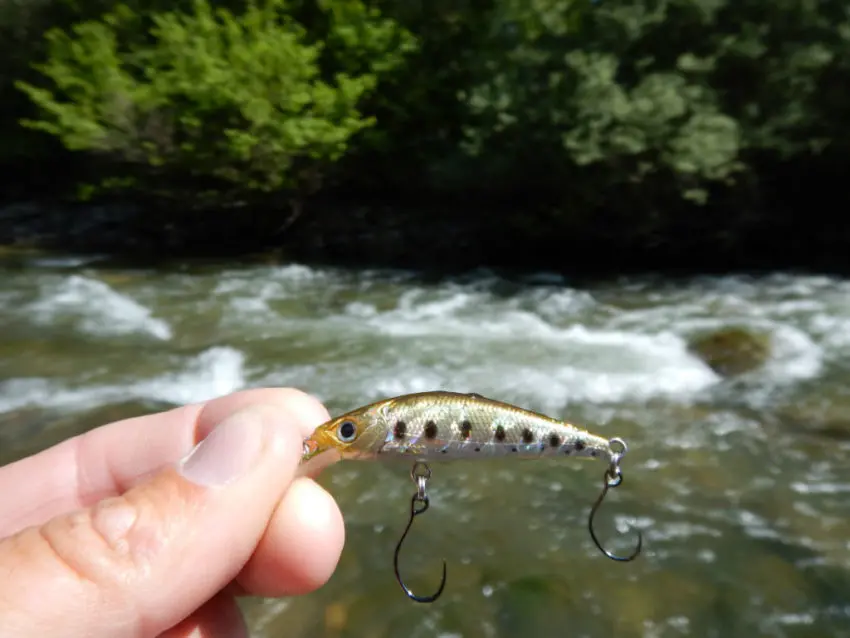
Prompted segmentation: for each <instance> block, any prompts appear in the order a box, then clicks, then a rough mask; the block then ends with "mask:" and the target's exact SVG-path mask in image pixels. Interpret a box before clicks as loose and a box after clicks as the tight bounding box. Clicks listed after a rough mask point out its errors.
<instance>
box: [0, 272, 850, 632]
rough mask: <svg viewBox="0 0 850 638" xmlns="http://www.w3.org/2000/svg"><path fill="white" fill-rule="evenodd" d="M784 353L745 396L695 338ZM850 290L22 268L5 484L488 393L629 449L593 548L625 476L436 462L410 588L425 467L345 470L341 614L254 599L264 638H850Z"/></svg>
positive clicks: (2, 409)
mask: <svg viewBox="0 0 850 638" xmlns="http://www.w3.org/2000/svg"><path fill="white" fill-rule="evenodd" d="M724 326H744V327H748V328H751V329H753V330H757V331H762V332H765V333H767V334H769V335H770V337H771V342H772V348H773V351H772V356H771V358H770V359H769V361H768V363H767V365H766V366H764V367H763V368H762V369H760V370H757V371H756V372H754V373H751V374H749V375H746V376H744V377H740V378H737V379H721V378H719V377H718V376H717V375H716V374H715V373H714V372H712V371H711V370H710V369H709V368H708V367H706V366H705V365H704V364H703V363H702V362H701V361H700V360H699V359H697V358H696V357H694V356H693V355H692V354H690V353H689V351H688V348H687V345H686V344H687V339H688V338H689V337H690V336H691V335H694V334H697V333H701V332H703V331H705V330H711V329H715V328H720V327H724ZM848 381H850V281H846V280H840V279H833V278H828V277H814V276H792V275H774V276H770V277H763V278H758V279H755V278H745V277H727V278H697V279H692V280H689V281H684V282H665V281H664V280H660V279H659V280H654V279H642V280H622V281H616V282H607V283H599V284H593V285H587V284H584V285H581V286H580V285H578V284H574V283H573V282H570V281H569V280H565V279H563V278H561V277H559V276H556V275H549V274H540V275H537V276H533V277H522V278H510V277H500V276H495V275H493V274H490V273H486V272H479V273H473V274H470V275H469V276H467V277H461V278H453V279H434V280H424V279H422V278H420V277H417V276H415V275H414V274H411V273H404V272H378V271H374V272H361V273H353V272H347V271H341V270H334V269H319V268H310V267H306V266H303V265H297V264H294V265H284V266H266V265H256V264H253V265H251V264H248V265H241V266H234V265H230V266H227V265H217V264H200V265H198V264H196V265H186V264H174V265H172V266H171V267H169V268H159V269H149V270H146V269H138V268H134V269H129V268H120V267H118V266H115V265H110V264H109V263H108V262H106V261H97V260H86V259H78V258H71V257H69V258H58V257H53V258H46V257H38V256H35V257H28V258H22V259H16V260H15V261H14V262H12V261H11V260H9V261H7V262H5V264H4V265H3V266H2V269H0V462H8V461H10V460H12V459H14V458H18V457H20V456H22V455H25V454H29V453H33V452H35V451H37V450H40V449H42V448H44V447H46V446H48V445H50V444H52V443H54V442H56V441H58V440H61V439H63V438H66V437H68V436H70V435H73V434H75V433H77V432H81V431H85V430H86V429H88V428H90V427H93V426H95V425H99V424H102V423H105V422H108V421H111V420H115V419H117V418H121V417H123V416H126V415H129V414H138V413H142V412H145V411H151V410H158V409H164V408H167V407H170V406H172V405H175V404H182V403H185V402H191V401H200V400H204V399H208V398H211V397H215V396H219V395H221V394H225V393H228V392H232V391H234V390H238V389H240V388H245V387H250V386H262V385H275V386H295V387H298V388H301V389H303V390H306V391H308V392H310V393H313V394H315V395H317V396H318V397H319V398H321V399H322V400H323V401H325V402H326V404H327V405H328V407H329V409H330V410H331V412H332V413H337V412H340V411H343V410H346V409H349V408H352V407H356V406H358V405H362V404H364V403H367V402H369V401H372V400H376V399H379V398H383V397H386V396H390V395H395V394H400V393H405V392H414V391H421V390H433V389H446V390H454V391H460V392H478V393H481V394H484V395H487V396H492V397H494V398H499V399H502V400H506V401H511V402H515V403H518V404H520V405H523V406H525V407H529V408H532V409H536V410H541V411H544V412H546V413H549V414H552V415H559V416H561V417H563V418H567V419H570V420H572V421H575V422H579V423H581V424H584V425H586V426H588V427H589V428H590V429H592V430H595V431H598V432H599V433H600V434H603V435H605V436H621V437H623V438H625V439H626V440H627V441H628V442H629V445H630V450H629V454H628V456H627V458H626V460H625V461H624V470H625V472H626V473H627V477H626V483H625V484H624V486H623V487H622V488H621V489H619V490H616V491H614V492H613V493H612V494H611V498H610V499H609V501H608V502H607V503H606V505H605V506H604V508H603V510H602V512H600V518H599V531H600V534H601V535H602V536H603V538H604V539H605V541H606V542H608V543H610V544H612V546H613V547H612V548H613V549H614V550H615V551H617V552H627V551H629V549H630V547H631V543H632V542H633V540H634V539H633V535H632V534H629V533H627V534H625V535H623V536H622V537H620V536H618V535H617V533H618V531H626V530H627V529H628V527H629V526H637V527H639V528H641V529H642V530H643V532H644V534H645V552H644V554H643V555H642V556H641V557H640V558H639V559H638V560H637V561H635V562H633V563H629V564H618V563H614V562H611V561H609V560H607V559H605V558H604V557H603V556H601V555H600V554H599V553H598V551H597V550H596V549H595V548H594V547H593V545H592V543H591V541H590V539H589V537H588V535H587V531H586V516H587V513H588V509H589V507H590V505H591V503H592V502H593V500H594V499H595V497H596V494H597V491H598V489H599V486H600V481H601V478H602V472H603V470H604V467H603V466H601V464H596V463H594V462H588V461H583V462H582V461H577V460H574V459H573V460H569V459H566V460H553V461H541V462H528V461H526V462H517V461H511V460H510V459H501V460H498V459H496V460H488V461H477V462H475V463H445V464H442V463H435V464H434V465H433V469H434V476H433V479H432V481H431V487H430V492H431V498H432V507H431V509H430V511H429V512H428V514H427V516H423V517H422V518H420V519H418V520H417V525H416V526H415V527H414V531H413V532H412V533H411V537H410V538H409V545H408V546H407V548H406V551H405V555H404V559H403V568H404V570H405V572H406V573H407V574H408V575H409V580H410V583H411V586H412V587H414V589H422V590H424V591H426V592H427V591H429V590H430V589H431V588H433V587H434V586H435V585H436V582H437V578H438V576H439V563H440V560H441V559H442V558H445V559H446V560H447V561H448V572H449V582H448V585H447V590H446V592H445V594H444V595H443V597H442V598H441V599H440V601H439V602H438V603H436V604H434V605H415V604H413V603H410V602H409V601H407V599H406V598H405V597H404V595H403V594H402V592H401V591H400V590H399V589H398V587H397V585H396V583H395V580H394V577H393V574H392V552H393V547H394V545H395V542H396V539H397V536H398V534H400V532H401V531H402V529H403V526H404V524H405V523H406V513H407V507H408V503H409V498H410V496H411V494H412V490H413V486H412V484H411V482H410V479H409V477H408V476H407V472H408V471H409V467H408V466H407V465H404V464H402V465H398V464H393V465H377V464H376V465H372V464H357V463H347V464H346V463H343V464H338V465H336V466H334V467H333V468H331V469H330V470H329V471H327V472H326V474H325V475H324V476H323V477H322V483H323V484H324V485H325V486H326V487H328V489H329V490H330V491H331V492H332V493H333V494H334V495H335V497H336V498H337V500H338V502H339V504H340V507H341V508H342V511H343V513H344V515H345V520H346V526H347V542H346V548H345V551H344V554H343V557H342V561H341V564H340V567H339V569H338V571H337V572H336V574H335V575H334V577H333V578H332V580H331V581H330V583H329V584H328V585H327V586H326V587H324V588H322V589H321V590H319V591H318V592H316V593H314V594H311V595H309V596H305V597H302V598H297V599H287V600H266V601H260V600H251V601H246V610H247V612H248V615H249V618H250V622H251V627H252V635H255V636H259V637H269V638H272V637H284V636H286V637H307V636H310V637H312V636H334V637H337V636H338V637H343V636H358V637H361V636H370V637H382V636H401V637H409V638H419V637H426V636H435V637H436V636H440V637H442V638H455V637H457V638H460V637H464V638H470V637H502V636H520V635H522V636H558V637H563V636H574V637H585V636H586V637H588V638H597V637H608V636H617V637H623V638H631V637H642V638H660V637H664V638H666V637H673V636H700V637H714V636H717V637H718V638H737V637H741V638H745V637H746V638H749V637H751V636H776V637H803V636H807V637H808V636H812V637H824V636H836V637H837V636H850V571H848V568H850V443H848V441H850V389H848V388H850V384H848Z"/></svg>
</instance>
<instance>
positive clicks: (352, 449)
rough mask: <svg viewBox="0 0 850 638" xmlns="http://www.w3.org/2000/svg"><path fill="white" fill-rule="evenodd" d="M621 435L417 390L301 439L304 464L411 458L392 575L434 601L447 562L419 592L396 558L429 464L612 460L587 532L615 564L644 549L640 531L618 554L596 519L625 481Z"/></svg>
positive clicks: (424, 501)
mask: <svg viewBox="0 0 850 638" xmlns="http://www.w3.org/2000/svg"><path fill="white" fill-rule="evenodd" d="M627 449H628V448H627V446H626V443H625V442H624V441H623V440H622V439H619V438H613V439H606V438H603V437H601V436H597V435H595V434H591V433H590V432H588V431H586V430H583V429H581V428H578V427H576V426H574V425H571V424H569V423H566V422H563V421H558V420H556V419H552V418H550V417H548V416H545V415H543V414H539V413H537V412H532V411H530V410H525V409H523V408H519V407H517V406H514V405H510V404H508V403H503V402H501V401H496V400H493V399H488V398H485V397H483V396H481V395H480V394H460V393H456V392H443V391H435V392H420V393H416V394H408V395H403V396H398V397H394V398H391V399H384V400H382V401H377V402H375V403H371V404H369V405H366V406H363V407H361V408H357V409H356V410H352V411H351V412H347V413H346V414H343V415H342V416H339V417H336V418H334V419H331V420H330V421H327V422H326V423H324V424H322V425H320V426H319V427H318V428H316V430H315V431H314V432H313V434H312V435H311V436H310V437H309V438H308V439H306V440H305V441H304V450H303V454H302V462H304V461H308V460H310V459H312V458H313V457H315V456H318V455H320V454H323V453H324V452H329V451H333V452H335V453H336V454H338V455H339V457H340V458H341V459H380V458H409V459H414V460H415V462H414V465H413V469H412V470H411V473H410V476H411V479H412V480H413V481H414V482H415V483H416V486H417V490H416V493H415V494H414V495H413V499H412V501H411V505H410V520H409V522H408V524H407V528H406V529H405V530H404V533H403V534H402V536H401V539H400V540H399V542H398V545H397V546H396V550H395V561H394V566H395V575H396V579H397V580H398V583H399V585H400V586H401V587H402V589H403V590H404V592H405V593H406V594H407V595H408V597H410V598H411V599H412V600H414V601H416V602H433V601H434V600H436V599H437V598H438V597H439V596H440V594H441V593H442V592H443V588H444V587H445V584H446V563H445V561H443V577H442V581H441V583H440V587H439V589H438V590H437V591H436V593H434V594H433V595H431V596H417V595H415V594H413V592H411V591H410V589H409V588H408V587H407V586H406V585H405V584H404V581H403V580H402V578H401V576H400V574H399V569H398V556H399V551H400V550H401V546H402V543H403V542H404V539H405V537H406V536H407V533H408V532H409V531H410V527H411V525H412V524H413V520H414V518H415V517H416V516H418V515H419V514H422V513H423V512H425V510H427V509H428V507H429V504H430V500H429V498H428V493H427V489H426V488H427V483H428V480H429V479H430V478H431V468H430V467H429V466H428V465H427V462H428V461H434V460H441V461H442V460H458V459H476V458H494V457H513V458H526V459H528V458H535V459H536V458H553V457H580V458H582V457H583V458H597V459H601V460H604V461H605V462H606V463H607V464H608V468H607V469H606V471H605V476H604V483H603V489H602V492H601V494H600V495H599V497H598V498H597V500H596V503H595V504H594V505H593V508H592V509H591V512H590V516H589V518H588V529H589V531H590V535H591V538H592V539H593V542H594V543H595V544H596V546H597V547H598V548H599V550H600V551H601V552H602V553H603V554H605V555H606V556H608V558H611V559H612V560H616V561H630V560H633V559H634V558H636V557H637V555H638V554H639V553H640V551H641V546H642V542H643V539H642V536H641V535H640V534H639V535H638V543H637V547H636V549H635V550H634V552H633V553H632V554H631V555H630V556H626V557H620V556H615V555H614V554H612V553H611V552H609V551H608V550H606V549H605V548H604V547H603V546H602V545H601V544H600V543H599V541H598V540H597V538H596V534H595V532H594V530H593V518H594V515H595V514H596V511H597V509H598V507H599V505H600V504H601V503H602V501H603V499H604V498H605V495H606V494H607V492H608V489H609V488H612V487H617V486H618V485H620V484H621V483H622V481H623V473H622V470H621V469H620V461H621V459H622V458H623V456H624V455H625V453H626V451H627Z"/></svg>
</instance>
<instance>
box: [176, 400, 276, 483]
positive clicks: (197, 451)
mask: <svg viewBox="0 0 850 638" xmlns="http://www.w3.org/2000/svg"><path fill="white" fill-rule="evenodd" d="M262 439H263V436H262V422H260V421H259V419H257V418H256V417H255V414H253V413H252V411H251V410H250V409H248V410H242V411H240V412H236V413H235V414H232V415H231V416H229V417H227V418H226V419H225V420H224V421H222V422H221V423H220V424H219V425H218V426H217V427H216V428H215V429H214V430H213V431H212V432H210V434H209V435H208V436H207V438H205V439H204V440H203V441H201V442H200V443H198V445H196V446H195V447H194V449H193V450H192V451H191V452H189V454H187V455H186V456H185V457H184V458H183V460H182V461H180V463H179V465H178V467H179V470H180V472H181V473H182V474H183V476H185V477H186V478H187V479H189V480H190V481H192V482H193V483H197V484H198V485H204V486H208V487H212V486H220V485H226V484H228V483H231V482H233V481H235V480H237V479H238V478H240V477H241V476H243V475H244V474H246V473H247V472H248V470H250V469H251V467H252V466H253V465H255V464H256V462H257V461H258V460H259V457H260V451H261V448H262V445H263V440H262Z"/></svg>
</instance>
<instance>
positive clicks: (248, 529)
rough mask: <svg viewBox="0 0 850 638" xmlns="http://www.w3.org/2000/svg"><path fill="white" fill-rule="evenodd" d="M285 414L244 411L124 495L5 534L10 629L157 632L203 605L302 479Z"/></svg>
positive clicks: (0, 594)
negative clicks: (296, 478)
mask: <svg viewBox="0 0 850 638" xmlns="http://www.w3.org/2000/svg"><path fill="white" fill-rule="evenodd" d="M282 421H283V423H281V422H282ZM287 421H290V422H293V423H294V421H295V419H294V418H292V417H290V418H287V415H286V414H285V412H283V411H282V410H281V408H280V407H279V406H275V407H272V406H264V405H255V406H251V407H249V408H246V409H243V410H241V411H239V412H236V413H234V414H232V415H231V416H229V417H228V418H227V419H225V420H224V421H223V422H222V423H221V424H220V425H218V427H216V428H215V429H214V430H213V431H212V433H211V434H210V435H209V436H208V437H207V438H206V439H204V440H203V441H202V442H201V443H200V444H199V445H198V446H197V447H195V449H194V450H192V452H191V453H189V454H188V455H187V456H186V457H185V458H184V459H182V460H181V461H180V462H179V463H177V464H176V466H174V467H169V468H166V469H164V470H162V471H160V472H159V473H157V474H155V475H153V476H152V477H151V478H150V479H149V480H147V481H145V482H144V483H142V484H139V485H137V486H135V487H134V488H132V489H130V490H129V491H127V492H125V493H124V494H122V495H121V496H118V497H114V498H109V499H106V500H104V501H101V502H100V503H98V504H96V505H94V506H93V507H91V508H89V509H85V510H80V511H76V512H72V513H68V514H65V515H62V516H59V517H57V518H54V519H52V520H50V521H49V522H47V523H46V524H44V525H42V526H41V527H38V528H29V529H26V530H23V531H22V532H20V533H18V534H17V535H15V536H12V537H9V538H7V539H4V540H2V541H0V620H2V622H0V624H2V625H3V630H4V631H9V630H11V634H10V635H15V636H21V637H28V636H33V637H34V636H42V635H49V636H68V637H75V636H104V637H106V636H130V635H132V636H156V635H158V634H160V633H162V632H164V631H165V630H167V629H168V628H169V627H172V626H174V625H176V624H177V623H179V622H180V621H181V620H183V619H185V618H186V617H187V616H189V615H190V614H191V613H192V612H194V611H195V610H196V609H198V608H200V607H201V606H202V605H204V603H205V602H206V601H208V600H209V599H211V598H213V597H214V596H215V595H216V593H217V592H219V591H220V590H222V589H223V588H224V587H226V586H227V584H228V583H229V582H230V581H231V580H232V579H233V578H234V577H235V576H236V575H237V574H238V573H239V571H240V570H241V569H242V567H243V566H244V565H245V563H246V562H247V561H248V559H249V558H250V557H251V554H252V553H253V551H254V548H255V547H256V545H257V543H258V542H259V541H260V539H261V538H262V536H263V533H264V532H265V529H266V526H267V524H268V522H269V520H270V518H271V516H272V513H273V512H274V509H275V507H276V505H277V504H278V502H279V501H280V499H281V498H282V496H283V494H284V493H285V491H286V489H287V487H288V486H289V484H290V482H291V481H292V479H293V477H294V475H295V471H296V469H297V466H298V463H299V460H300V453H301V441H300V438H299V435H298V429H297V428H296V427H295V426H294V425H292V426H291V427H287V426H286V422H287ZM4 635H5V634H4Z"/></svg>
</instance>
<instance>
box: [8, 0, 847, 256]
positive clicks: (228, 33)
mask: <svg viewBox="0 0 850 638" xmlns="http://www.w3.org/2000/svg"><path fill="white" fill-rule="evenodd" d="M213 6H214V7H215V8H213ZM0 43H2V44H0V47H2V48H3V56H2V57H0V139H2V140H3V142H2V144H0V164H2V168H3V178H2V183H3V185H4V189H5V197H4V199H5V201H7V202H12V201H22V200H27V201H33V200H35V201H38V202H39V207H38V209H37V210H36V211H35V212H33V210H32V209H28V210H27V212H26V214H22V213H20V210H21V209H20V208H16V209H14V210H15V211H18V212H14V211H13V213H10V212H9V209H7V212H6V217H5V221H4V223H3V224H2V228H0V238H2V240H3V241H5V242H7V243H8V242H13V241H33V237H37V238H38V241H41V242H42V243H50V242H51V241H52V242H53V243H54V244H55V245H61V246H65V247H74V248H80V247H83V248H85V247H88V248H91V249H96V250H102V249H105V248H107V249H108V248H110V247H111V249H113V250H124V251H132V250H140V251H158V250H169V251H173V252H181V251H182V252H202V253H205V254H219V255H220V254H230V253H235V252H244V251H251V250H265V249H270V248H283V249H285V250H287V251H289V252H290V253H291V254H294V255H296V256H300V257H308V258H314V259H325V260H342V261H349V262H360V263H378V262H379V263H397V264H403V265H425V266H427V265H440V264H442V265H450V264H457V265H461V266H470V265H478V264H488V265H496V266H512V265H523V266H530V267H550V268H552V267H554V268H559V269H563V270H574V271H582V270H599V269H612V270H623V269H628V270H635V269H639V268H663V269H675V268H679V267H681V268H699V269H702V270H723V269H728V268H755V267H814V268H831V269H846V263H847V257H846V255H847V254H850V252H849V251H848V247H850V224H848V222H847V221H846V220H847V216H846V215H845V213H844V211H845V208H846V206H845V205H846V204H847V202H848V198H847V195H846V189H845V188H844V184H843V180H844V175H845V173H846V172H847V169H846V167H847V166H850V161H848V160H850V118H848V117H847V113H850V88H848V87H850V9H848V6H847V4H846V3H845V2H842V1H840V0H818V1H815V0H779V1H772V2H768V1H767V0H654V1H653V0H618V1H616V2H614V1H611V0H602V1H599V2H591V1H588V0H535V1H531V2H529V1H528V0H522V1H520V0H487V1H485V0H460V1H456V0H452V1H448V0H433V1H429V2H424V1H421V2H415V1H414V2H408V1H404V2H400V1H398V0H379V1H376V2H368V3H366V2H360V1H359V0H293V1H291V2H284V1H282V0H259V1H258V2H255V3H248V2H244V1H237V0H230V1H228V2H225V3H215V4H214V5H212V4H211V3H209V2H208V0H178V1H177V2H163V1H162V0H131V1H129V2H126V3H123V4H116V3H114V2H110V1H108V0H31V1H29V2H23V1H21V0H0ZM115 202H120V203H121V204H122V206H120V207H119V206H115V205H114V203H115ZM93 203H99V204H102V205H103V206H99V207H98V206H94V205H93ZM128 203H129V204H132V207H131V212H127V210H128V208H127V206H126V205H127V204H128ZM104 211H106V212H104ZM34 228H35V229H37V230H33V229H34Z"/></svg>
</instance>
